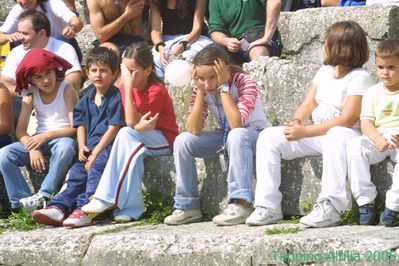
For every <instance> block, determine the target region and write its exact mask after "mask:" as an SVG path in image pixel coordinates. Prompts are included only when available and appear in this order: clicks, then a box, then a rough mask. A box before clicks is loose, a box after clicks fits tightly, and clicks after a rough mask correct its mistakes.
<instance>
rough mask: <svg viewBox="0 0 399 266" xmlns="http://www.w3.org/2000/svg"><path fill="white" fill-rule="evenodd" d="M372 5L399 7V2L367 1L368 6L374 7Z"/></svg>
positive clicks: (384, 0) (386, 0)
mask: <svg viewBox="0 0 399 266" xmlns="http://www.w3.org/2000/svg"><path fill="white" fill-rule="evenodd" d="M372 5H383V6H389V5H395V6H399V0H367V1H366V6H372Z"/></svg>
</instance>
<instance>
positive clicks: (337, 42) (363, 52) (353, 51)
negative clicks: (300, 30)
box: [324, 21, 370, 68]
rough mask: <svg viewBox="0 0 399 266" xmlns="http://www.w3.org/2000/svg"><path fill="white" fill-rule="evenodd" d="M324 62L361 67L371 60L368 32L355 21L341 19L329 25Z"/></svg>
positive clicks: (326, 34) (325, 37)
mask: <svg viewBox="0 0 399 266" xmlns="http://www.w3.org/2000/svg"><path fill="white" fill-rule="evenodd" d="M324 45H325V49H326V57H325V59H324V64H326V65H333V66H338V65H341V66H347V67H352V68H353V67H360V66H363V65H364V64H365V63H366V62H367V61H368V60H369V53H370V52H369V46H368V43H367V38H366V32H365V31H364V30H363V28H362V27H361V26H360V25H359V24H357V23H356V22H354V21H341V22H337V23H334V24H333V25H331V26H330V27H328V29H327V31H326V33H325V35H324Z"/></svg>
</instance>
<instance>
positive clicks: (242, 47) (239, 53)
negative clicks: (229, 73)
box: [209, 0, 282, 63]
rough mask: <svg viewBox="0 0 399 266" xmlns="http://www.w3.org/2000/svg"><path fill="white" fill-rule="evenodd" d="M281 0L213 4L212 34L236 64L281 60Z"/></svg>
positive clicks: (220, 0) (234, 0) (212, 0)
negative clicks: (278, 58)
mask: <svg viewBox="0 0 399 266" xmlns="http://www.w3.org/2000/svg"><path fill="white" fill-rule="evenodd" d="M280 8H281V0H267V1H266V0H251V1H246V0H210V4H209V14H210V17H209V34H210V37H211V39H212V40H213V41H214V42H215V43H217V44H218V46H220V47H222V48H224V49H225V50H227V51H228V52H229V54H230V56H231V57H232V59H233V61H234V62H235V63H243V62H249V61H251V60H254V59H256V58H258V57H259V56H280V54H281V49H282V44H281V37H280V34H279V32H278V29H277V22H278V18H279V16H280Z"/></svg>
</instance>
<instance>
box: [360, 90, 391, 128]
mask: <svg viewBox="0 0 399 266" xmlns="http://www.w3.org/2000/svg"><path fill="white" fill-rule="evenodd" d="M360 119H361V120H362V119H370V120H373V121H374V125H375V127H376V128H378V129H379V130H382V131H384V130H385V129H398V128H399V90H397V91H394V92H391V91H389V90H387V89H385V88H384V85H383V84H382V83H381V82H380V83H378V84H376V85H374V86H373V87H371V88H370V89H368V90H367V91H366V92H365V93H364V96H363V99H362V112H361V114H360Z"/></svg>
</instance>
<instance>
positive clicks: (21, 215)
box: [0, 209, 42, 234]
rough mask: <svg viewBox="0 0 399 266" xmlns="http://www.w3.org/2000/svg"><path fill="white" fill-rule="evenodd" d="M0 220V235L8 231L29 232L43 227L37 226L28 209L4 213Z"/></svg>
mask: <svg viewBox="0 0 399 266" xmlns="http://www.w3.org/2000/svg"><path fill="white" fill-rule="evenodd" d="M1 216H2V218H1V219H0V234H2V233H3V232H4V231H6V230H10V231H17V230H18V231H29V230H33V229H37V228H40V227H42V225H39V224H37V223H36V222H35V221H34V220H33V218H32V215H31V212H30V211H28V210H26V209H20V210H19V211H18V212H11V213H3V214H2V215H1Z"/></svg>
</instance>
